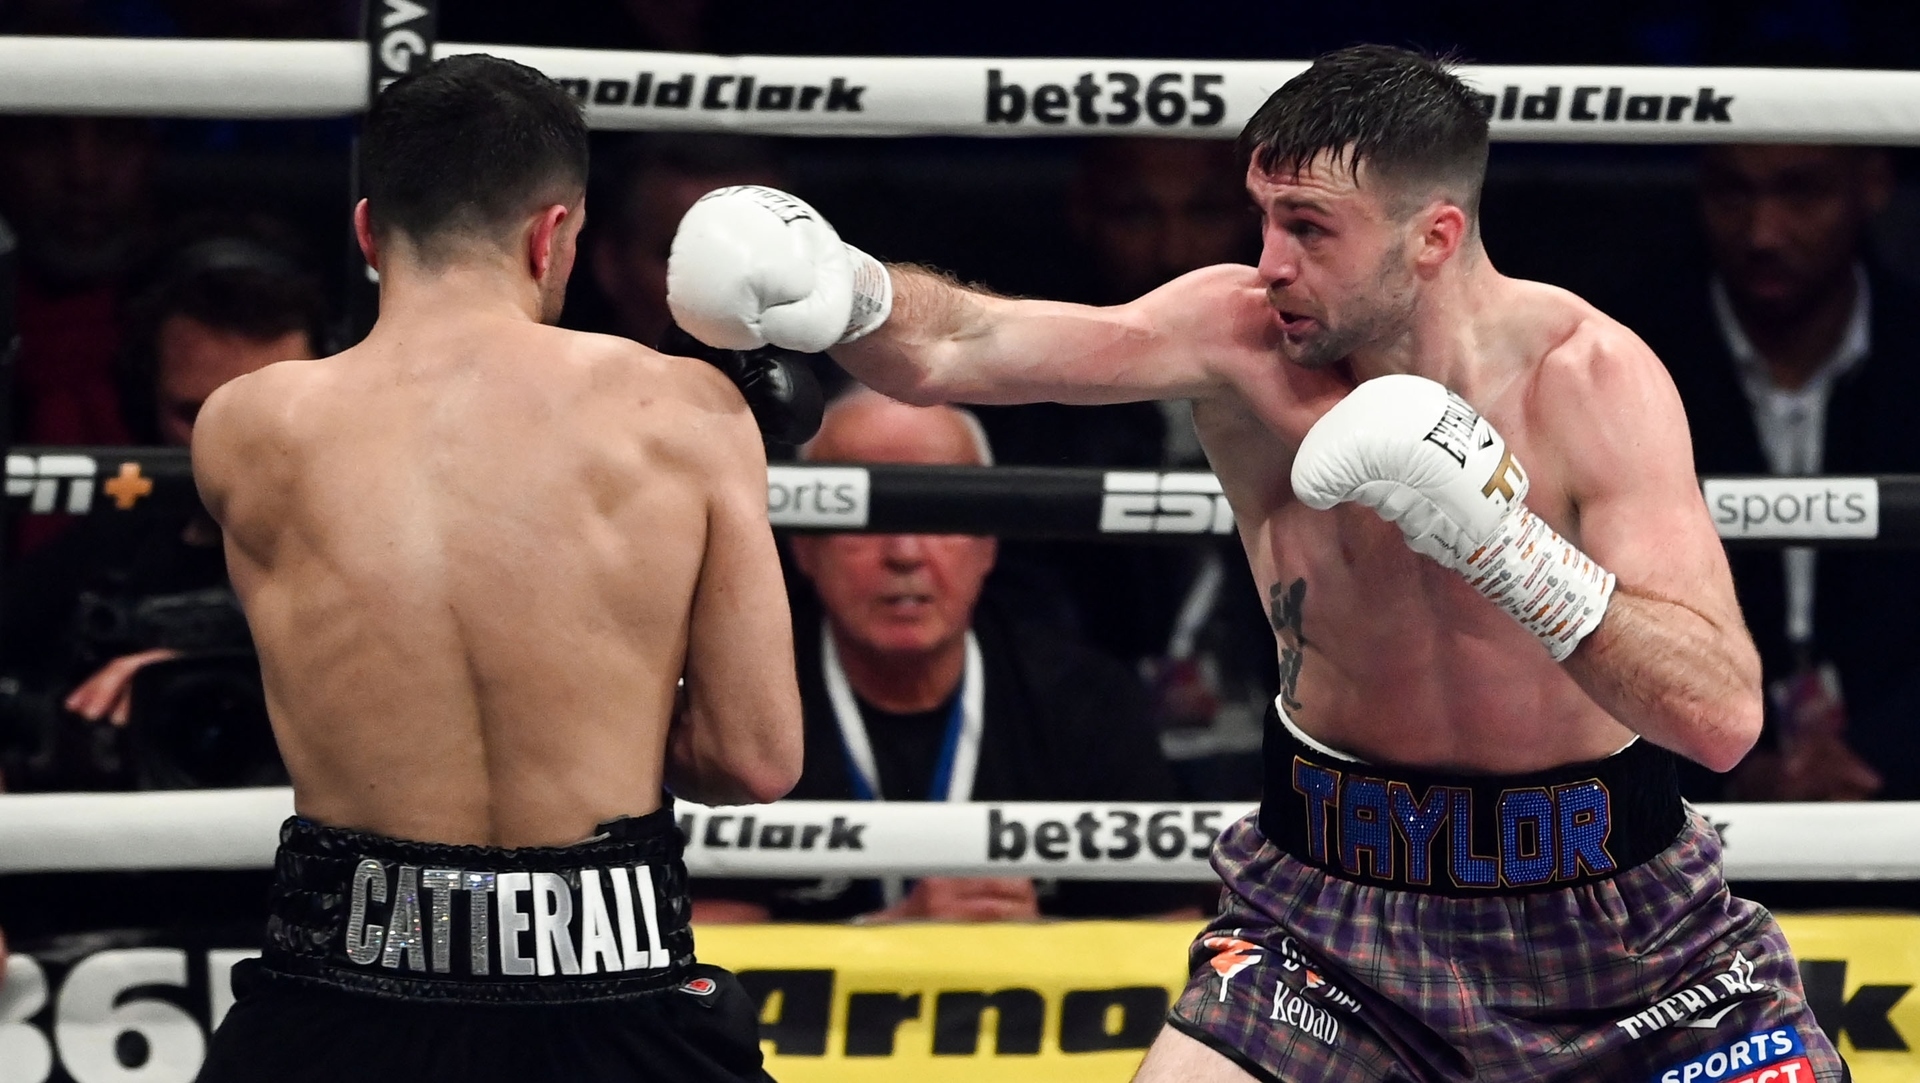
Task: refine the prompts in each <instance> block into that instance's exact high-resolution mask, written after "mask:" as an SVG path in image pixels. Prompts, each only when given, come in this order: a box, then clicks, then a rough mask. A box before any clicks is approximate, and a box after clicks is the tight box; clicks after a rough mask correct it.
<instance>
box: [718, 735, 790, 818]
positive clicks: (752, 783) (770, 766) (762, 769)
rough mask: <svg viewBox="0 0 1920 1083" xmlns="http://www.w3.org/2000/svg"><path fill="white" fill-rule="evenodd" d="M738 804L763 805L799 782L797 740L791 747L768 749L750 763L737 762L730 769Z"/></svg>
mask: <svg viewBox="0 0 1920 1083" xmlns="http://www.w3.org/2000/svg"><path fill="white" fill-rule="evenodd" d="M733 778H734V784H735V785H736V787H737V788H738V790H739V793H740V798H741V803H742V804H748V805H766V804H771V803H772V802H775V801H778V800H780V799H781V798H782V797H785V796H787V794H789V793H791V792H792V791H793V788H794V787H795V786H797V785H799V783H800V742H799V741H798V740H795V741H794V742H793V743H792V747H791V748H786V747H784V746H783V747H780V748H778V749H770V750H767V751H766V752H765V753H763V754H762V755H761V756H759V757H758V758H757V759H756V760H755V761H754V762H753V763H750V764H741V765H739V766H738V767H737V768H736V769H735V770H734V772H733Z"/></svg>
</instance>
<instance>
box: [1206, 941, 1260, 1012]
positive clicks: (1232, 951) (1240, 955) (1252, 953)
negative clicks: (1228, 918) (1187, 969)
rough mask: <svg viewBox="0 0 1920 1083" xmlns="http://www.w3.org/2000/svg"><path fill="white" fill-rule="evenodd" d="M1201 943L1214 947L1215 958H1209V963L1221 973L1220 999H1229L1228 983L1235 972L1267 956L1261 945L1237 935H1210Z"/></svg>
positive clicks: (1216, 971)
mask: <svg viewBox="0 0 1920 1083" xmlns="http://www.w3.org/2000/svg"><path fill="white" fill-rule="evenodd" d="M1200 943H1201V945H1202V946H1204V947H1209V948H1212V949H1213V958H1211V959H1209V960H1207V964H1208V965H1209V966H1211V967H1213V969H1214V972H1215V973H1217V974H1219V975H1220V996H1219V999H1220V1000H1225V999H1227V983H1228V982H1230V981H1232V980H1233V976H1234V975H1235V974H1238V973H1240V972H1241V971H1242V970H1245V969H1246V968H1248V967H1250V966H1252V965H1253V964H1255V963H1257V962H1259V961H1260V960H1261V959H1264V958H1266V956H1264V955H1262V954H1261V952H1260V945H1258V944H1255V943H1252V942H1250V941H1246V940H1242V939H1240V938H1239V937H1237V936H1209V937H1207V938H1206V939H1205V940H1202V941H1201V942H1200Z"/></svg>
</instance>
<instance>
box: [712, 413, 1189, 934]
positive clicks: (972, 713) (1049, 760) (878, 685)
mask: <svg viewBox="0 0 1920 1083" xmlns="http://www.w3.org/2000/svg"><path fill="white" fill-rule="evenodd" d="M802 454H803V456H804V457H805V458H806V459H809V460H812V461H818V462H860V463H915V464H924V465H966V466H989V465H992V463H993V452H992V449H991V448H990V447H989V446H988V443H987V436H986V433H985V431H984V430H982V429H981V427H980V423H979V421H978V420H976V419H975V418H974V416H973V415H972V414H971V413H970V412H968V411H966V410H962V409H957V408H954V407H950V406H936V407H917V406H908V405H905V404H904V403H899V402H895V401H894V400H892V399H889V398H886V397H884V396H882V395H880V394H878V393H876V392H873V391H869V390H866V389H865V388H855V389H854V390H853V391H851V392H849V393H848V394H846V395H844V396H842V397H840V398H838V399H836V400H834V402H833V403H832V405H831V406H829V407H828V409H827V412H826V417H825V419H824V421H823V422H822V423H821V427H820V432H819V435H817V436H815V437H814V439H813V441H812V442H811V443H809V444H807V445H806V447H805V448H804V449H803V451H802ZM792 546H793V555H794V558H795V562H796V563H797V564H798V565H799V568H800V570H801V572H802V573H803V574H804V575H805V576H806V578H807V579H808V580H810V581H811V582H812V584H813V587H814V593H815V595H816V596H817V598H818V601H819V606H818V608H817V609H815V608H813V607H810V606H808V605H807V604H806V601H805V600H804V599H802V598H795V599H794V601H795V605H796V611H795V625H796V626H795V643H794V647H795V657H796V661H797V663H798V666H797V669H798V673H799V677H800V699H801V713H802V715H803V717H804V719H805V730H806V738H805V743H806V755H805V763H806V767H805V769H804V771H803V773H802V775H801V778H800V782H799V784H798V785H797V786H796V787H795V788H794V790H793V792H792V794H791V796H792V797H795V798H808V799H814V800H848V799H856V800H869V801H878V800H886V801H967V800H992V801H1162V800H1171V799H1173V798H1174V797H1175V796H1176V794H1175V792H1174V790H1175V787H1174V780H1173V775H1172V772H1171V770H1170V769H1169V767H1168V766H1167V764H1166V762H1165V761H1164V760H1163V759H1162V758H1161V756H1160V752H1159V748H1158V743H1157V739H1156V737H1155V734H1154V732H1153V730H1152V727H1151V725H1150V723H1149V722H1148V715H1147V700H1146V696H1145V693H1144V691H1143V690H1142V689H1141V688H1140V686H1139V684H1138V682H1136V681H1135V680H1134V679H1133V678H1132V676H1131V675H1130V674H1128V673H1127V672H1126V670H1125V669H1124V668H1123V667H1121V666H1120V665H1119V664H1118V663H1117V662H1114V661H1112V660H1111V659H1109V658H1106V657H1105V656H1103V655H1100V654H1097V653H1095V652H1093V651H1092V650H1091V649H1089V648H1086V647H1083V646H1081V645H1078V644H1075V643H1071V642H1064V641H1062V640H1061V639H1060V637H1059V636H1058V635H1056V634H1050V633H1048V632H1044V631H1039V630H1036V629H1032V628H1029V627H1027V626H1025V625H1023V624H1021V623H1020V622H1018V621H1017V620H1013V619H1010V617H1009V614H1007V613H1005V612H1003V611H1002V610H1001V609H1000V607H998V606H995V605H994V604H993V603H992V601H991V594H989V599H988V601H986V602H985V603H984V604H983V603H982V599H981V593H982V587H983V586H984V584H985V583H986V579H987V575H988V573H989V572H991V571H992V570H993V564H994V557H995V550H996V543H995V541H994V539H993V538H989V537H979V536H974V535H958V534H948V535H926V534H827V535H811V536H800V537H795V538H794V539H793V540H792ZM1193 897H1194V892H1193V890H1192V889H1191V887H1190V886H1187V885H1177V884H1176V885H1164V884H1158V885H1156V884H1140V885H1113V884H1087V883H1072V884H1060V885H1058V886H1057V887H1054V886H1039V885H1036V884H1035V883H1034V882H1033V881H1031V880H1028V879H1025V878H993V877H964V878H962V877H928V878H924V879H921V880H918V881H915V882H910V883H909V882H902V881H900V880H898V879H893V880H887V881H864V882H855V881H851V880H844V879H841V880H829V881H823V882H812V883H800V884H794V883H764V882H746V881H728V882H713V883H710V884H705V885H701V884H696V885H695V913H696V915H697V920H700V921H708V922H710V921H716V920H720V921H724V920H734V921H765V920H768V919H770V918H780V919H810V920H833V919H841V918H852V917H856V916H860V915H867V916H868V917H870V918H871V917H879V918H882V919H911V918H928V919H936V920H948V921H1001V920H1017V919H1021V918H1029V919H1031V918H1037V917H1039V916H1040V915H1041V914H1043V913H1044V914H1049V915H1075V916H1093V915H1099V916H1125V915H1135V914H1143V913H1162V912H1167V911H1171V910H1175V909H1179V908H1182V907H1184V906H1187V905H1189V904H1190V901H1191V900H1192V899H1193ZM1195 913H1197V911H1195Z"/></svg>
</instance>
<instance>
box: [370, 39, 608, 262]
mask: <svg viewBox="0 0 1920 1083" xmlns="http://www.w3.org/2000/svg"><path fill="white" fill-rule="evenodd" d="M360 179H361V184H362V186H363V188H364V189H365V193H366V197H367V210H368V212H369V214H370V216H371V217H372V219H373V227H374V229H375V231H376V232H379V233H387V232H390V231H393V230H398V231H399V232H401V233H403V234H405V235H406V236H407V238H408V239H409V240H411V241H412V242H413V243H414V244H415V245H417V246H419V247H420V248H421V249H422V250H423V253H424V254H426V255H427V256H428V257H429V258H433V257H434V256H436V255H438V254H439V253H438V252H436V251H435V249H436V244H435V242H436V241H438V240H440V239H442V238H444V237H445V236H446V235H448V234H451V233H465V234H478V235H483V236H491V235H497V234H499V233H501V232H503V231H504V230H505V229H506V227H507V226H508V225H509V224H511V223H512V222H514V221H515V220H516V219H518V218H519V217H520V216H522V215H525V214H529V213H532V212H533V211H534V210H535V209H536V208H537V207H539V206H541V205H543V204H545V203H548V202H567V203H571V202H573V201H574V200H575V199H577V198H579V196H580V195H581V193H583V192H584V191H585V190H586V184H587V125H586V120H585V118H584V117H583V116H582V115H581V111H580V103H579V102H578V101H577V100H575V99H574V97H573V96H572V95H571V94H569V93H567V91H566V90H564V89H562V88H561V86H560V84H558V83H556V82H554V81H553V80H552V79H549V78H547V77H546V76H545V75H542V74H540V73H539V72H537V71H535V70H533V69H532V68H529V67H527V66H526V65H524V64H516V63H514V62H513V61H511V60H502V59H500V58H499V57H495V56H487V55H485V54H478V53H476V54H465V55H461V56H450V57H447V58H445V59H444V60H437V61H435V62H434V63H433V64H431V65H429V66H428V67H427V68H426V69H425V70H424V71H421V72H419V73H417V74H414V75H409V76H405V77H403V78H401V79H398V80H396V81H395V82H394V83H393V84H392V85H390V86H388V87H387V88H386V89H385V90H383V91H381V92H380V96H379V97H377V98H375V99H374V102H373V107H372V109H370V110H368V112H367V118H366V123H365V125H364V126H363V127H362V129H361V135H360Z"/></svg>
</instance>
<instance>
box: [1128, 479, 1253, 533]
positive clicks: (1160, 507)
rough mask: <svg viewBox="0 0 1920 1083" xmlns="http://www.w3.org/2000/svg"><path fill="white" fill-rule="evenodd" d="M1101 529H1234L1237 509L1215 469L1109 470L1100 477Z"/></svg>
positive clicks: (1144, 531) (1139, 530)
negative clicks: (1205, 471) (1203, 471)
mask: <svg viewBox="0 0 1920 1083" xmlns="http://www.w3.org/2000/svg"><path fill="white" fill-rule="evenodd" d="M1100 533H1102V534H1231V533H1233V509H1232V508H1231V507H1229V506H1228V505H1227V498H1226V495H1225V494H1224V493H1222V492H1221V490H1220V479H1219V478H1217V477H1215V476H1213V475H1212V474H1179V473H1176V474H1161V473H1157V472H1153V471H1128V470H1109V471H1107V472H1106V474H1105V475H1104V476H1103V477H1102V478H1101V496H1100Z"/></svg>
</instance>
